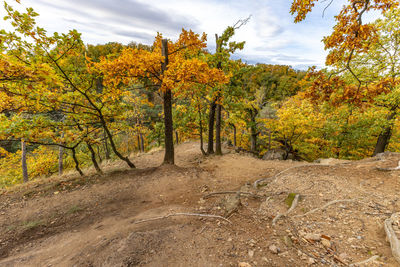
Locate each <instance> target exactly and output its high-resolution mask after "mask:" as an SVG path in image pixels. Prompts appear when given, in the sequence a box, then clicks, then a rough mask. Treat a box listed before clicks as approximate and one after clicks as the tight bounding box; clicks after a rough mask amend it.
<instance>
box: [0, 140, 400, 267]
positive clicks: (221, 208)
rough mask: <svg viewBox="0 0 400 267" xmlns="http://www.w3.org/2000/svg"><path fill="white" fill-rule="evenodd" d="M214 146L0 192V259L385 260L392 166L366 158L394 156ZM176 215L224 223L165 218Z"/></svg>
mask: <svg viewBox="0 0 400 267" xmlns="http://www.w3.org/2000/svg"><path fill="white" fill-rule="evenodd" d="M225 152H226V154H225V155H224V156H222V157H217V156H211V157H203V156H202V155H201V153H200V151H199V149H198V144H197V143H195V142H189V143H184V144H181V145H179V146H178V147H177V151H176V155H177V166H161V167H158V166H159V165H160V164H161V162H162V156H163V153H162V151H158V152H154V153H149V154H142V155H140V156H139V157H136V158H134V163H135V165H136V166H137V167H138V168H140V169H138V170H128V169H125V167H124V166H123V165H122V164H120V163H114V164H112V165H111V167H110V166H108V167H107V168H106V170H107V172H106V174H105V175H103V176H97V175H92V176H88V177H86V178H84V179H82V178H80V177H74V176H71V177H68V178H65V177H64V178H63V177H61V178H57V179H52V180H50V181H51V182H50V183H47V184H45V183H43V184H39V183H31V184H30V185H27V186H22V187H20V188H19V189H18V190H14V191H13V192H6V193H4V194H2V195H1V196H0V266H136V265H139V266H238V264H239V263H243V264H242V266H308V265H314V266H331V265H332V264H335V265H336V266H347V265H348V264H351V263H357V262H361V261H364V260H366V259H370V258H371V257H372V256H375V255H378V256H379V258H378V259H376V260H374V261H370V262H369V263H368V266H381V265H384V266H397V265H396V261H395V260H394V258H393V257H392V255H391V251H390V245H389V244H388V243H387V242H386V240H385V232H384V229H383V221H384V219H386V218H387V217H389V216H390V214H392V213H394V212H396V211H399V210H400V203H399V194H398V192H400V176H399V174H400V172H398V171H389V172H382V171H379V170H377V169H376V167H385V168H387V167H395V166H397V162H398V161H399V159H400V155H397V154H387V155H385V156H383V157H381V158H371V159H365V160H361V161H354V162H340V161H335V160H332V161H331V162H328V164H326V162H325V164H309V163H302V162H291V161H263V160H259V159H255V158H253V157H250V156H248V155H244V154H235V153H232V152H231V151H228V150H227V151H225ZM282 171H283V172H282ZM260 179H262V180H260ZM255 181H259V182H258V186H257V187H254V182H255ZM239 190H240V191H241V192H242V194H240V195H238V194H237V193H235V192H237V191H239ZM212 192H220V193H221V194H215V195H214V194H212V195H209V194H210V193H212ZM296 194H299V196H300V197H299V198H298V200H299V201H298V204H297V206H296V208H295V209H294V210H293V211H291V212H290V214H288V215H287V216H282V217H280V218H279V220H276V222H275V223H274V225H273V219H274V218H276V216H277V215H278V214H283V213H285V212H286V211H287V210H288V207H289V206H288V205H290V204H291V203H292V201H293V198H295V195H296ZM296 199H297V198H296ZM334 200H337V202H334V203H333V202H331V201H334ZM326 204H330V205H328V206H326V207H325V208H324V209H319V208H321V207H323V206H324V205H326ZM315 209H316V210H315ZM176 213H196V214H203V215H204V214H206V215H215V216H226V217H227V218H228V220H229V222H227V221H225V220H223V219H221V218H217V217H200V216H197V215H196V216H187V215H182V216H173V217H165V216H168V215H171V214H176ZM160 217H161V218H160ZM153 218H156V219H155V220H152V219H153ZM149 219H150V220H149ZM141 220H145V221H141ZM244 263H248V264H249V265H245V264H244Z"/></svg>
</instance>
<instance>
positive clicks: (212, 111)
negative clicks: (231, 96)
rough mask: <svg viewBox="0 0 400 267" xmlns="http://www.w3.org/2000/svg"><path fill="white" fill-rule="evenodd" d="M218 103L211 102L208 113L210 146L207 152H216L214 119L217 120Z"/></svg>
mask: <svg viewBox="0 0 400 267" xmlns="http://www.w3.org/2000/svg"><path fill="white" fill-rule="evenodd" d="M215 109H216V103H215V101H212V102H211V104H210V113H209V114H208V147H207V154H214V121H215Z"/></svg>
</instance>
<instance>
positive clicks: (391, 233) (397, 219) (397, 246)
mask: <svg viewBox="0 0 400 267" xmlns="http://www.w3.org/2000/svg"><path fill="white" fill-rule="evenodd" d="M394 224H398V225H397V227H400V212H398V213H393V214H392V216H391V217H390V218H388V219H386V220H385V223H384V226H385V232H386V236H387V238H388V240H389V243H390V247H391V249H392V254H393V257H394V258H395V259H396V261H397V262H398V263H399V264H400V240H399V239H398V238H397V236H396V232H395V230H394V229H393V225H394Z"/></svg>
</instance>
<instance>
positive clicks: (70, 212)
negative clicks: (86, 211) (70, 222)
mask: <svg viewBox="0 0 400 267" xmlns="http://www.w3.org/2000/svg"><path fill="white" fill-rule="evenodd" d="M82 210H83V208H81V207H79V206H78V205H74V206H72V207H71V208H70V209H69V210H68V213H69V214H74V213H77V212H80V211H82Z"/></svg>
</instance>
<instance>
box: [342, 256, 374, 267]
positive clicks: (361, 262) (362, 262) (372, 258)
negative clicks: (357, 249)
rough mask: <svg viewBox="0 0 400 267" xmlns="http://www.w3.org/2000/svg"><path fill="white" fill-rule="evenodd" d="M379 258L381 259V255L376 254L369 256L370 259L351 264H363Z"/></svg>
mask: <svg viewBox="0 0 400 267" xmlns="http://www.w3.org/2000/svg"><path fill="white" fill-rule="evenodd" d="M377 259H379V256H378V255H375V256H372V257H371V258H369V259H367V260H365V261H360V262H356V263H352V264H350V265H349V266H350V267H351V266H358V265H363V264H366V263H369V262H371V261H375V260H377Z"/></svg>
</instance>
